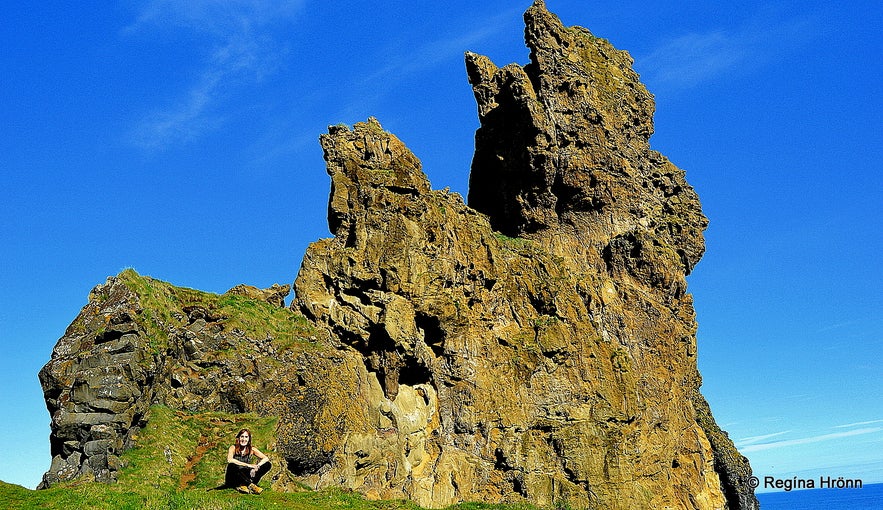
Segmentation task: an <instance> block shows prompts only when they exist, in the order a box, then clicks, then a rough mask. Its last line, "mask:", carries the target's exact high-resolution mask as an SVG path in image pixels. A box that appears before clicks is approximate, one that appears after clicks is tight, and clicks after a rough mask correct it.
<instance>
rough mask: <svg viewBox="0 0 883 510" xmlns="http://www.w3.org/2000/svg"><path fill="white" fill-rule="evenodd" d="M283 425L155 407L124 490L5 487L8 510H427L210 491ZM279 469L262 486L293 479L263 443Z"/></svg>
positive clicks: (353, 499) (310, 495) (133, 453)
mask: <svg viewBox="0 0 883 510" xmlns="http://www.w3.org/2000/svg"><path fill="white" fill-rule="evenodd" d="M275 425H276V424H275V419H274V418H266V417H260V416H257V415H253V414H224V413H199V414H188V413H183V412H180V411H174V410H171V409H168V408H164V407H154V408H152V409H151V412H150V421H149V422H148V426H147V427H146V428H145V429H144V430H143V431H142V432H141V434H140V435H139V436H138V438H137V444H138V446H136V448H133V449H132V450H129V451H128V452H126V453H124V454H123V457H122V458H123V462H124V463H125V467H124V468H123V470H122V471H121V472H120V480H119V483H117V484H113V485H105V484H100V483H95V482H86V481H74V482H71V483H67V484H64V485H61V486H57V487H53V488H51V489H47V490H42V491H32V490H28V489H25V488H23V487H20V486H17V485H10V484H6V483H3V482H0V508H6V509H18V508H45V509H50V510H51V509H59V510H62V509H64V510H69V509H84V510H85V509H90V510H91V509H107V510H118V509H132V510H135V509H178V508H180V509H191V508H193V509H218V510H221V509H225V510H226V509H230V510H233V509H252V508H290V509H299V510H320V509H328V508H335V509H354V510H358V509H390V510H391V509H401V510H419V508H420V507H418V506H417V505H414V504H413V503H410V502H405V501H367V500H365V499H364V498H362V497H361V496H360V495H358V494H355V493H352V492H348V491H342V490H332V491H321V492H313V491H309V490H303V491H302V492H275V491H273V490H265V491H264V493H263V494H261V495H260V496H254V495H244V494H239V493H237V492H235V491H232V490H228V489H225V490H207V489H210V488H213V487H216V486H218V485H220V484H221V483H222V482H223V479H224V467H225V463H224V459H225V457H226V450H227V447H228V446H229V444H230V441H231V439H230V438H232V437H234V436H235V434H236V432H237V431H238V430H239V429H241V428H249V429H251V430H252V433H253V434H254V436H255V437H256V438H257V439H261V438H272V436H273V430H274V428H275ZM255 446H258V447H259V448H261V450H262V451H264V452H266V453H268V454H269V455H270V458H271V459H272V460H274V464H275V465H276V466H275V467H274V468H273V470H271V472H270V473H269V474H268V475H267V477H266V478H265V479H264V482H262V484H261V485H263V486H264V487H267V486H269V481H270V479H271V478H274V477H285V476H286V475H285V473H284V470H283V469H281V466H280V464H282V462H281V460H280V459H279V458H278V457H276V456H275V455H274V445H273V444H272V443H266V442H265V443H261V442H260V441H258V442H256V443H255ZM452 508H457V509H462V510H467V509H472V510H477V509H511V510H514V509H520V510H528V509H530V508H533V507H530V506H524V505H517V506H515V505H509V506H506V505H484V504H476V503H469V504H461V505H455V506H454V507H452Z"/></svg>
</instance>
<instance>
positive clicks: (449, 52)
mask: <svg viewBox="0 0 883 510" xmlns="http://www.w3.org/2000/svg"><path fill="white" fill-rule="evenodd" d="M522 10H523V9H522V8H521V7H519V8H516V9H510V10H508V11H503V12H500V13H498V14H497V15H496V16H494V17H493V18H491V19H488V20H486V21H484V22H482V23H481V25H480V26H479V27H478V28H475V29H473V30H470V31H468V32H464V33H462V34H459V35H456V36H454V37H451V36H450V34H445V36H444V37H441V38H437V39H434V40H430V41H429V42H427V43H424V44H422V45H421V46H419V47H417V48H413V49H410V50H409V51H407V52H397V56H396V57H395V58H393V59H391V60H389V61H387V62H386V65H384V66H383V67H381V68H380V69H378V70H377V71H376V72H374V73H372V74H370V75H368V76H366V77H365V79H364V80H363V81H364V82H370V81H375V80H380V79H383V80H387V79H389V78H390V77H401V76H406V75H410V74H414V73H417V72H420V71H424V70H426V69H430V68H432V67H434V66H435V65H437V64H439V63H440V62H443V61H444V60H446V59H449V58H452V57H456V58H462V57H463V53H464V52H465V51H466V50H467V49H469V48H470V47H473V46H474V45H475V44H477V43H479V42H481V41H484V40H487V39H489V38H491V37H493V36H494V35H497V34H499V33H500V32H501V31H502V30H503V29H504V28H506V27H508V26H509V24H510V21H511V20H512V19H513V18H515V17H516V16H517V15H518V13H520V12H521V11H522Z"/></svg>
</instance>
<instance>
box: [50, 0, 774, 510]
mask: <svg viewBox="0 0 883 510" xmlns="http://www.w3.org/2000/svg"><path fill="white" fill-rule="evenodd" d="M525 20H526V25H527V29H526V39H527V43H528V46H529V47H530V49H531V63H530V64H528V65H527V66H525V67H519V66H516V65H509V66H506V67H503V68H497V67H496V66H495V65H494V64H493V63H491V62H490V61H489V60H488V59H487V58H485V57H481V56H478V55H475V54H471V53H470V54H467V56H466V62H467V71H468V75H469V80H470V82H471V83H472V85H473V88H474V91H475V96H476V99H477V101H478V108H479V117H480V120H481V127H480V129H479V130H478V132H477V133H476V152H475V158H474V161H473V167H472V174H471V178H470V191H469V206H467V205H465V204H464V203H463V200H462V198H461V197H460V196H459V195H457V194H452V193H449V192H447V191H437V190H432V189H431V187H430V184H429V182H428V180H427V178H426V176H425V175H424V174H423V172H422V170H421V165H420V162H419V160H418V159H417V158H416V157H415V156H414V155H413V154H412V153H411V152H410V151H409V150H408V149H407V148H406V147H405V146H404V144H403V143H402V142H401V141H400V140H398V139H397V138H396V137H395V136H393V135H391V134H389V133H386V132H385V131H384V130H383V129H382V127H381V126H380V124H379V123H378V122H377V121H376V120H374V119H369V121H368V122H366V123H360V124H356V125H355V126H354V128H353V129H349V128H346V127H341V126H335V127H331V128H329V133H328V134H327V135H323V136H322V137H321V144H322V148H323V149H324V152H325V159H326V161H327V170H328V173H329V175H330V176H331V197H330V200H329V211H328V221H329V227H330V229H331V232H332V233H333V234H334V237H333V238H331V239H325V240H321V241H318V242H316V243H313V244H312V245H311V246H310V247H309V248H308V250H307V252H306V255H305V257H304V260H303V264H302V266H301V268H300V272H299V274H298V277H297V279H296V281H295V298H294V300H293V301H292V304H291V310H283V309H281V308H279V306H281V305H282V303H283V302H284V297H285V295H286V294H287V289H280V288H273V289H268V290H266V291H260V290H258V289H255V288H249V287H237V288H235V289H233V290H231V291H230V293H228V294H226V295H223V296H214V297H210V296H207V295H203V294H201V293H197V292H196V291H190V290H187V289H176V288H174V287H171V286H167V285H165V284H161V283H160V282H156V281H154V280H150V279H145V278H143V277H137V275H133V274H128V273H124V274H122V275H120V276H119V277H117V278H112V279H110V280H109V281H108V283H107V284H106V285H104V286H101V287H98V288H97V289H96V290H95V291H94V292H93V296H92V299H90V304H89V305H88V306H87V307H86V308H85V309H84V310H83V312H82V313H81V315H80V317H78V319H77V320H76V321H75V322H74V324H73V325H72V326H71V328H69V329H68V331H67V333H66V334H65V337H63V338H62V340H60V341H59V344H58V346H56V349H55V352H54V353H53V359H52V360H51V361H50V362H49V364H47V366H46V367H45V368H44V369H43V371H42V372H41V381H42V383H43V387H44V391H45V393H46V399H47V406H48V407H49V410H50V413H52V416H53V433H52V450H53V455H54V459H53V466H52V469H51V470H50V472H49V473H47V475H46V477H45V479H44V485H47V486H48V485H51V484H52V483H54V482H55V481H57V480H62V479H69V478H71V477H72V476H75V475H77V474H90V473H91V474H95V476H96V478H98V479H102V480H112V479H113V478H114V472H115V470H116V469H118V468H119V465H118V464H119V463H118V458H117V457H116V456H115V454H116V452H118V451H119V450H120V449H121V448H125V447H127V446H128V445H129V444H130V443H131V439H132V435H133V434H134V433H135V432H137V430H138V427H141V426H143V425H144V423H145V422H146V421H148V420H149V413H148V406H149V405H150V404H153V403H161V404H164V405H167V406H170V407H174V408H176V409H189V410H207V409H211V410H228V411H230V412H242V411H255V412H259V413H262V414H266V415H273V416H279V418H280V419H279V426H278V429H277V437H276V446H277V452H278V453H279V455H281V456H283V457H284V459H285V461H286V462H285V467H286V470H287V472H288V473H289V474H290V475H291V476H293V477H295V478H296V479H297V480H299V481H300V482H302V483H306V484H308V485H310V486H312V487H316V488H321V487H329V486H344V487H348V488H352V489H354V490H357V491H359V492H362V493H364V494H366V495H368V496H369V497H372V498H409V499H412V500H414V501H416V502H417V503H419V504H421V505H424V506H428V507H442V506H445V505H449V504H452V503H456V502H459V501H468V500H480V501H489V502H522V501H530V502H534V503H537V504H540V505H551V504H556V503H562V502H567V503H568V504H570V505H571V506H572V507H573V508H605V509H608V508H609V509H619V508H727V507H728V508H756V507H757V502H756V500H755V499H754V495H753V492H752V490H751V489H750V488H749V487H748V486H747V479H748V476H749V475H750V468H749V467H748V464H747V460H746V459H745V458H744V457H742V456H741V455H739V453H738V452H737V451H736V450H735V448H734V447H733V444H732V442H731V441H730V440H729V438H728V437H727V436H726V434H725V433H723V432H722V431H720V429H719V428H718V427H717V425H716V424H715V423H714V420H713V418H712V417H711V414H710V411H709V410H708V405H707V403H706V402H705V400H704V399H703V398H702V396H701V394H700V393H699V386H700V376H699V373H698V371H697V368H696V359H695V356H696V339H695V331H696V324H695V318H694V311H693V306H692V300H691V297H690V295H689V294H687V293H686V282H685V276H686V274H688V273H689V271H690V270H691V269H692V268H693V266H694V265H695V264H696V263H697V262H698V260H699V258H700V257H701V255H702V253H703V250H704V242H703V238H702V231H703V229H704V228H705V226H706V219H705V217H704V216H703V215H702V213H701V208H700V204H699V201H698V198H697V197H696V194H695V193H694V192H693V190H692V188H690V186H689V185H688V184H687V183H686V181H685V179H684V173H683V171H681V170H679V169H678V168H676V167H675V166H674V165H672V164H671V163H670V162H669V161H668V160H667V159H665V157H664V156H662V155H660V154H659V153H656V152H654V151H652V150H650V148H649V143H648V140H649V137H650V134H651V133H652V129H653V128H652V115H653V109H654V105H653V99H652V96H651V95H650V94H649V93H648V92H647V91H646V89H645V88H644V86H643V85H641V83H640V82H639V81H638V77H637V75H636V74H635V73H634V72H633V71H632V70H631V59H630V57H629V56H628V55H627V54H626V53H624V52H621V51H618V50H616V49H614V48H613V47H612V46H610V44H609V43H607V42H606V41H604V40H602V39H598V38H595V37H594V36H592V35H591V34H590V33H589V32H588V31H587V30H585V29H582V28H578V27H576V28H566V27H564V26H562V25H561V23H560V22H559V21H558V19H557V18H556V17H555V16H554V15H553V14H551V13H549V12H548V11H547V10H546V9H545V6H544V5H543V3H542V2H541V1H537V2H536V3H535V4H534V5H533V6H532V7H531V8H530V9H529V10H528V11H527V13H526V14H525ZM300 314H303V316H301V315H300ZM303 317H306V319H307V320H304V319H303ZM307 321H308V322H307ZM292 324H298V326H297V327H295V328H294V329H292V326H291V325H292ZM278 479H279V480H282V478H281V477H279V478H278ZM279 483H281V481H280V482H279Z"/></svg>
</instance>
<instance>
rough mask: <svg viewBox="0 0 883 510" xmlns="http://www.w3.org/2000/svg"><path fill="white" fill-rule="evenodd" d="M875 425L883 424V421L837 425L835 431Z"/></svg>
mask: <svg viewBox="0 0 883 510" xmlns="http://www.w3.org/2000/svg"><path fill="white" fill-rule="evenodd" d="M875 423H883V420H870V421H858V422H855V423H847V424H845V425H836V426H835V427H834V428H835V429H849V428H852V427H863V426H865V425H873V424H875Z"/></svg>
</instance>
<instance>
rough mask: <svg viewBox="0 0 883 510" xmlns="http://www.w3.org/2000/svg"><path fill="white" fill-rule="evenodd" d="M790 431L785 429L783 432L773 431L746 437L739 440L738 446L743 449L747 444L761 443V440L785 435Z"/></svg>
mask: <svg viewBox="0 0 883 510" xmlns="http://www.w3.org/2000/svg"><path fill="white" fill-rule="evenodd" d="M789 432H791V431H790V430H785V431H782V432H773V433H772V434H764V435H762V436H751V437H745V438H742V439H739V440H737V441H736V446H737V447H738V448H740V449H741V448H742V447H743V446H747V445H750V444H754V443H759V442H761V441H766V440H767V439H772V438H774V437H778V436H781V435H785V434H787V433H789Z"/></svg>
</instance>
